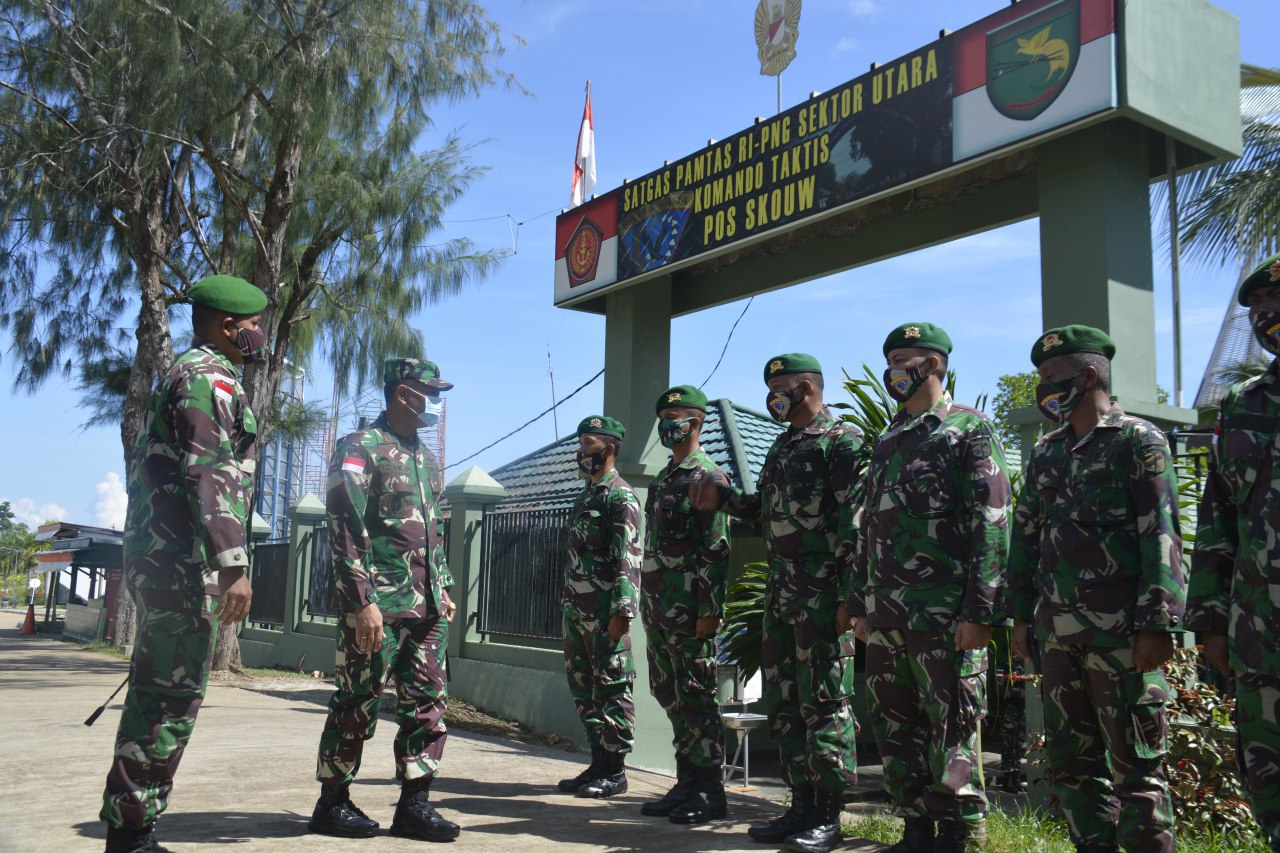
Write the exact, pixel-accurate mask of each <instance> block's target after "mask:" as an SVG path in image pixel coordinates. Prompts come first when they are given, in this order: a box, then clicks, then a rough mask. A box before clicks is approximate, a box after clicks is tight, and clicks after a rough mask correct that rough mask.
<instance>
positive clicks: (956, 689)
mask: <svg viewBox="0 0 1280 853" xmlns="http://www.w3.org/2000/svg"><path fill="white" fill-rule="evenodd" d="M986 669H987V651H986V649H977V650H975V651H970V652H958V651H956V640H955V635H954V634H952V633H950V632H942V631H907V630H900V629H896V628H872V629H871V630H870V631H869V632H868V633H867V658H866V676H867V689H868V690H870V691H871V696H872V698H873V699H874V701H875V705H874V706H873V713H872V718H873V719H874V720H875V732H876V742H877V744H878V745H879V747H880V760H881V761H882V762H883V763H884V787H885V790H886V791H888V793H889V796H890V797H892V798H893V801H894V803H895V804H896V806H897V811H896V814H897V815H898V816H899V817H903V818H923V817H927V818H930V819H932V820H958V821H964V822H974V821H978V820H981V819H982V818H983V817H984V816H985V815H986V813H987V795H986V793H985V792H984V791H983V789H982V778H981V776H980V775H979V774H980V767H979V764H978V762H979V757H978V725H979V724H980V722H981V720H982V718H983V717H984V716H985V715H986V708H987V703H986V699H987V690H986Z"/></svg>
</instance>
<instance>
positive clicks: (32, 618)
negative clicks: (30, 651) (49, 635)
mask: <svg viewBox="0 0 1280 853" xmlns="http://www.w3.org/2000/svg"><path fill="white" fill-rule="evenodd" d="M35 632H36V606H35V605H34V604H28V605H27V618H26V619H23V620H22V631H21V632H20V633H22V634H34V633H35Z"/></svg>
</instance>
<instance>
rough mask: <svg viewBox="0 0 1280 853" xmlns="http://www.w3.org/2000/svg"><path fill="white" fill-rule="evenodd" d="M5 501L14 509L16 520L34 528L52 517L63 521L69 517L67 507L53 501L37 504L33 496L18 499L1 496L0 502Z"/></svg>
mask: <svg viewBox="0 0 1280 853" xmlns="http://www.w3.org/2000/svg"><path fill="white" fill-rule="evenodd" d="M4 501H8V502H9V508H10V509H11V510H13V517H14V520H15V521H20V522H22V523H23V524H25V525H27V527H30V528H31V529H32V530H34V529H35V528H37V527H39V526H40V525H42V524H44V523H45V522H46V521H48V520H49V519H51V518H52V519H57V520H58V521H62V520H63V519H64V518H66V517H67V509H66V507H63V506H59V505H58V504H56V503H53V502H52V501H50V502H49V503H47V504H44V505H43V506H36V502H35V501H33V500H32V499H31V498H18V499H17V500H9V498H0V502H4Z"/></svg>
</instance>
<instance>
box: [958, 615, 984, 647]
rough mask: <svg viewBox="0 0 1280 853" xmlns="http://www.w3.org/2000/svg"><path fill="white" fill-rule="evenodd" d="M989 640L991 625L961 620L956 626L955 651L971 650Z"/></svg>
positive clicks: (982, 645)
mask: <svg viewBox="0 0 1280 853" xmlns="http://www.w3.org/2000/svg"><path fill="white" fill-rule="evenodd" d="M989 642H991V626H990V625H979V624H978V623H977V622H961V623H960V624H959V625H957V626H956V651H958V652H971V651H973V650H975V649H981V648H983V647H984V646H986V645H987V643H989Z"/></svg>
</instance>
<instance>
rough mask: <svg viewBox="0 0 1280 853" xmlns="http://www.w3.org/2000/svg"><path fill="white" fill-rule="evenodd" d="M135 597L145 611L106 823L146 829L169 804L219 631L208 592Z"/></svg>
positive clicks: (137, 593) (153, 592)
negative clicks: (210, 608)
mask: <svg viewBox="0 0 1280 853" xmlns="http://www.w3.org/2000/svg"><path fill="white" fill-rule="evenodd" d="M130 585H131V586H132V582H131V584H130ZM131 591H132V594H133V599H134V602H135V603H136V604H137V606H138V623H137V625H138V631H137V634H136V636H135V638H134V646H133V663H132V675H131V676H130V680H129V691H128V693H127V694H126V695H125V699H124V710H123V712H121V714H120V726H119V728H118V729H117V730H116V753H115V759H114V760H113V761H112V763H111V769H110V771H108V773H107V786H106V791H105V793H104V794H103V798H102V812H101V813H100V817H101V818H102V819H103V820H105V821H106V822H107V823H108V824H110V825H111V826H114V827H131V828H134V829H141V828H142V827H144V826H146V825H147V824H150V823H152V822H154V821H155V819H156V818H157V817H159V816H160V814H161V813H162V812H163V811H164V810H165V808H166V807H167V806H168V804H169V793H170V792H171V791H172V790H173V776H174V774H175V773H177V772H178V763H179V762H180V761H182V753H183V751H184V750H185V749H186V747H187V741H188V740H190V738H191V731H192V729H194V728H195V724H196V714H197V712H199V710H200V704H201V702H203V701H204V691H205V686H206V684H207V682H208V680H209V670H208V662H209V660H210V658H211V657H212V656H213V643H214V640H215V638H216V637H217V636H218V624H217V620H216V619H214V618H213V616H212V614H211V613H210V612H209V599H207V598H206V597H205V593H204V589H203V588H201V587H193V588H191V589H190V590H188V591H180V590H158V589H143V590H138V589H133V590H131Z"/></svg>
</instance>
